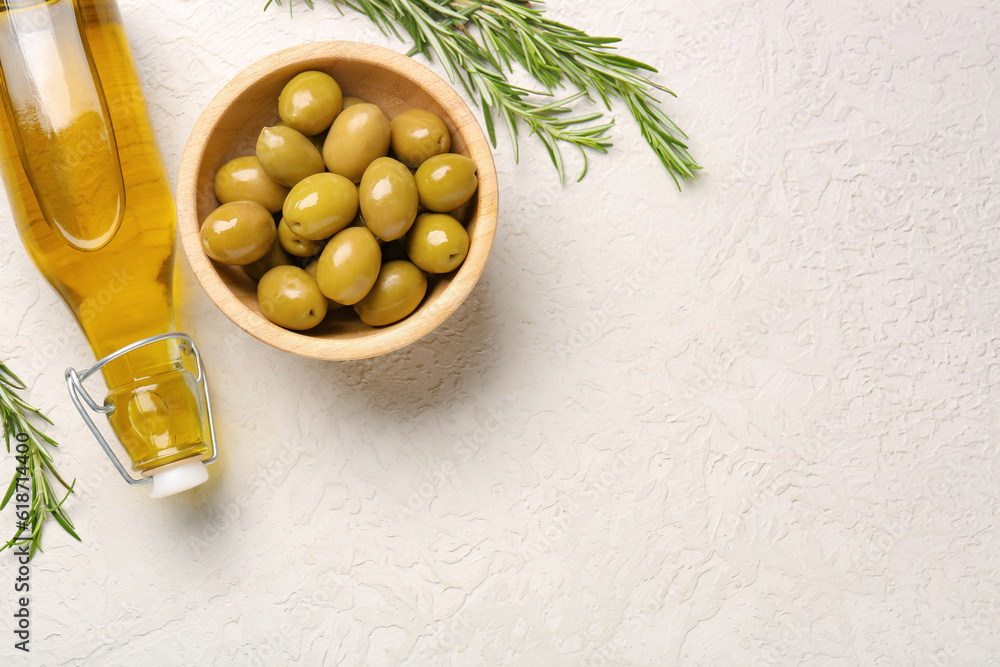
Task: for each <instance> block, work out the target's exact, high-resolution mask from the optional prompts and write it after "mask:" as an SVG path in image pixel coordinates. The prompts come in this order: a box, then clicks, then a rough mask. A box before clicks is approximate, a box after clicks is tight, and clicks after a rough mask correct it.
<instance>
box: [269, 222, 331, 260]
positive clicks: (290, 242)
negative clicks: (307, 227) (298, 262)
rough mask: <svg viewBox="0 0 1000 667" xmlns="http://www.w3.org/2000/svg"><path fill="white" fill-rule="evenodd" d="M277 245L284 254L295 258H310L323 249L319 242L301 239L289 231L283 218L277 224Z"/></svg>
mask: <svg viewBox="0 0 1000 667" xmlns="http://www.w3.org/2000/svg"><path fill="white" fill-rule="evenodd" d="M278 243H279V244H280V245H281V247H282V248H284V249H285V252H287V253H288V254H289V255H295V256H296V257H312V256H313V255H315V254H316V253H318V252H319V251H320V250H322V249H323V244H322V243H320V242H319V241H312V240H310V239H306V238H302V237H301V236H299V235H298V234H296V233H295V232H293V231H292V230H291V229H289V228H288V223H287V222H285V219H284V218H282V219H281V222H280V223H279V224H278Z"/></svg>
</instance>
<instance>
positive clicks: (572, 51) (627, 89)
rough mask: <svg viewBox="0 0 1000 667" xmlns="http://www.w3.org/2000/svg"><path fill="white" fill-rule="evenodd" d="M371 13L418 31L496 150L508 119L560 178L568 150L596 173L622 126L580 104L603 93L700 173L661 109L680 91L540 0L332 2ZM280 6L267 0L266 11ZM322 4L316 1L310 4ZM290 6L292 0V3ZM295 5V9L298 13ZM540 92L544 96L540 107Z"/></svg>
mask: <svg viewBox="0 0 1000 667" xmlns="http://www.w3.org/2000/svg"><path fill="white" fill-rule="evenodd" d="M328 1H329V2H330V3H331V4H333V5H335V6H337V7H338V8H339V6H340V5H341V4H343V5H346V6H347V7H350V8H351V9H353V10H355V11H357V12H360V13H362V14H365V15H366V16H367V17H368V18H370V19H371V20H372V21H374V22H375V24H376V25H377V26H378V27H379V29H380V30H381V31H382V32H383V33H384V34H387V35H394V36H396V37H399V38H401V39H402V36H401V34H400V32H399V28H402V29H403V31H404V32H405V33H406V34H407V35H409V37H410V39H411V40H412V41H413V48H412V49H411V50H410V53H409V55H413V54H416V53H419V54H422V55H424V56H426V57H427V58H429V59H433V58H436V59H437V60H438V61H439V62H440V63H441V65H442V66H443V67H444V68H445V70H446V72H447V73H448V76H449V77H450V78H451V80H452V81H453V82H455V81H458V82H459V83H461V85H462V87H463V88H464V89H465V91H466V92H467V93H468V94H469V97H470V98H471V99H472V100H474V101H476V102H478V103H479V104H480V106H482V108H483V112H484V117H485V119H486V125H487V132H488V134H489V136H490V141H491V142H492V143H493V145H494V146H496V132H495V129H494V122H495V121H494V116H496V117H498V118H500V119H502V120H503V122H504V124H505V125H506V126H507V129H508V131H509V133H510V136H511V140H512V142H513V145H514V155H515V159H516V157H517V147H518V127H517V126H518V123H519V122H521V123H524V124H525V125H526V126H527V127H528V129H529V130H530V133H531V134H534V135H537V136H538V138H539V139H541V141H542V142H543V143H544V145H545V148H546V150H547V151H548V153H549V157H551V158H552V162H553V164H555V167H556V170H557V171H558V172H559V178H560V179H564V178H565V173H564V168H563V158H562V154H561V151H560V145H561V144H564V143H566V144H570V145H573V146H575V147H577V148H579V149H580V152H581V153H582V154H583V157H584V167H583V172H582V173H581V174H580V178H583V176H584V175H585V174H586V173H587V153H586V151H585V149H588V148H589V149H593V150H596V151H599V152H601V153H605V152H607V150H608V148H610V147H611V140H610V139H609V137H608V132H609V130H610V129H611V127H612V126H613V124H614V123H613V121H608V120H606V118H605V116H604V114H603V113H601V112H592V113H585V114H580V115H571V114H572V107H571V105H572V104H573V102H575V101H577V100H579V99H580V98H583V97H586V98H588V99H593V96H596V97H597V98H599V99H600V101H601V102H602V103H603V104H604V105H605V107H607V108H608V109H609V110H610V108H611V101H612V100H613V99H620V100H622V101H623V102H624V103H625V106H626V107H627V108H628V110H629V112H630V113H631V115H632V117H633V118H634V119H635V120H636V122H637V123H638V124H639V129H640V131H641V132H642V136H643V138H645V140H646V142H647V143H648V144H649V145H650V146H651V147H652V149H653V151H654V152H655V153H656V155H657V157H658V158H659V159H660V162H662V163H663V166H664V167H666V169H667V171H668V172H669V173H670V175H671V176H672V177H673V179H674V182H675V183H677V184H678V187H679V186H680V180H678V179H681V180H692V179H693V178H694V176H695V172H696V171H697V170H698V169H700V167H699V166H698V165H697V163H695V161H694V159H693V158H692V157H691V155H690V153H689V152H688V149H687V145H686V144H685V143H684V141H685V140H686V139H687V136H686V135H685V134H684V133H683V132H682V131H681V129H680V128H679V127H677V125H676V124H675V123H674V122H673V121H672V120H670V118H669V117H668V116H667V114H666V113H665V112H664V111H663V110H662V109H661V108H660V100H659V99H658V97H657V96H658V95H660V94H668V95H673V93H672V92H671V91H669V90H668V89H666V88H664V87H663V86H660V85H659V84H656V83H653V82H652V81H650V80H649V79H648V78H646V76H645V73H652V72H656V70H655V69H654V68H653V67H651V66H650V65H647V64H645V63H642V62H639V61H637V60H632V59H631V58H626V57H624V56H621V55H618V54H616V53H615V52H614V47H613V46H612V45H613V44H615V43H617V42H619V41H621V40H619V39H617V38H614V37H592V36H590V35H588V34H587V33H585V32H583V31H581V30H577V29H576V28H572V27H570V26H567V25H564V24H562V23H558V22H556V21H553V20H551V19H549V18H547V17H546V16H545V9H544V8H543V3H542V2H541V1H540V0H534V1H533V2H530V3H529V2H521V1H518V0H441V1H440V2H436V1H435V0H328ZM272 2H276V3H278V4H280V2H281V0H267V4H266V5H265V8H267V7H268V6H270V5H271V3H272ZM305 2H306V5H308V6H309V7H310V8H312V7H313V4H314V0H305ZM290 3H291V0H290ZM289 8H291V7H289ZM515 64H516V65H520V66H521V67H523V68H524V69H525V70H526V71H527V72H528V73H529V74H530V75H531V76H532V77H534V79H535V80H536V81H538V82H539V83H540V84H541V85H542V86H543V87H544V90H543V91H533V90H529V89H527V88H524V87H521V86H517V85H514V84H512V83H511V82H510V81H508V79H507V76H506V74H505V72H512V71H513V67H514V65H515ZM567 83H568V84H570V85H572V86H573V87H575V88H576V89H577V90H578V91H579V92H578V93H576V94H575V95H571V96H570V97H568V98H565V99H559V100H554V101H553V100H551V99H549V100H546V99H544V97H549V98H551V97H552V95H553V93H554V92H555V91H556V90H557V89H559V88H560V87H561V86H563V85H565V84H567ZM539 96H544V97H543V100H542V101H538V97H539Z"/></svg>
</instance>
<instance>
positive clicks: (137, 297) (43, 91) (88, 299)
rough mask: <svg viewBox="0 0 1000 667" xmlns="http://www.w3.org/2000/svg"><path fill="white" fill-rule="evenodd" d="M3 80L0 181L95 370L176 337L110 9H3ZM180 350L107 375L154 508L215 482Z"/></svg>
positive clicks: (129, 72) (155, 182) (198, 403)
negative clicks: (157, 500) (156, 500)
mask: <svg viewBox="0 0 1000 667" xmlns="http://www.w3.org/2000/svg"><path fill="white" fill-rule="evenodd" d="M0 74H2V76H0V92H2V98H3V109H2V110H0V111H2V112H0V130H2V135H3V136H2V140H0V174H2V177H3V182H4V186H5V187H6V190H7V195H8V200H9V202H10V207H11V211H12V212H13V217H14V220H15V223H16V225H17V228H18V231H19V233H20V236H21V240H22V242H23V244H24V246H25V248H26V249H27V250H28V253H29V254H30V256H31V259H32V260H33V261H34V263H35V265H36V266H37V267H38V269H39V271H41V273H42V274H43V275H44V276H45V278H46V279H47V280H48V281H49V283H51V284H52V286H53V287H54V288H55V289H56V291H58V293H59V294H60V295H61V296H62V298H63V299H64V300H65V302H66V304H67V305H68V306H69V308H70V310H71V311H72V313H73V315H74V316H75V317H76V320H77V322H78V323H79V325H80V327H81V328H82V329H83V332H84V334H85V335H86V338H87V340H88V341H89V343H90V346H91V348H92V349H93V352H94V354H95V355H96V357H97V358H98V359H101V358H103V357H106V356H108V355H113V354H114V353H115V352H116V351H120V350H122V349H123V348H126V346H130V345H131V344H133V343H136V342H138V341H145V340H146V339H149V338H150V337H154V336H157V335H158V334H164V333H167V332H170V331H171V330H172V327H173V307H172V294H171V289H172V282H173V280H172V277H173V261H174V237H175V224H176V221H175V213H174V203H173V198H172V194H171V191H170V183H169V180H168V178H167V173H166V170H165V167H164V165H163V161H162V158H161V157H160V154H159V150H158V148H157V145H156V141H155V137H154V135H153V131H152V128H151V127H150V123H149V119H148V117H147V113H146V107H145V101H144V99H143V94H142V88H141V86H140V84H139V80H138V77H137V74H136V71H135V65H134V63H133V60H132V56H131V52H130V49H129V46H128V41H127V39H126V36H125V33H124V30H123V27H122V22H121V16H120V14H119V11H118V8H117V5H116V3H115V2H114V0H49V1H47V2H46V1H44V0H35V1H29V0H8V1H3V0H0ZM186 351H190V350H187V349H186V347H185V343H184V341H183V340H182V339H181V338H177V337H172V338H165V339H159V340H155V341H149V342H146V343H144V344H141V345H139V346H137V347H136V348H135V349H131V350H130V351H127V352H126V353H125V354H123V355H120V356H118V357H117V358H113V359H111V360H110V361H107V362H106V364H105V365H103V366H102V368H101V370H102V372H103V375H104V379H105V382H106V384H107V387H108V390H109V393H108V395H107V398H106V399H105V402H104V405H103V406H99V407H100V411H102V412H105V413H106V414H107V415H108V419H109V421H110V425H111V428H112V429H113V430H114V432H115V434H116V435H117V437H118V439H119V440H120V442H121V444H122V446H123V447H124V449H125V451H126V453H127V454H128V456H129V457H130V458H131V460H132V468H133V470H134V471H135V472H137V473H139V474H140V476H141V477H140V481H139V482H136V481H133V483H140V482H141V481H142V478H146V477H150V476H152V480H153V483H152V490H151V495H153V496H154V497H156V496H162V495H169V494H170V493H176V492H178V491H182V490H185V489H186V488H190V487H191V486H194V485H197V484H199V483H201V482H202V481H204V480H205V479H207V472H206V471H205V466H204V465H203V463H202V462H203V460H204V459H209V458H210V456H211V452H212V450H213V449H214V443H213V442H210V441H211V437H209V430H210V428H209V427H210V424H209V423H208V421H207V419H206V415H205V406H204V402H205V400H207V394H205V393H203V391H202V388H201V387H200V386H199V384H198V382H197V381H196V374H195V373H192V372H191V371H190V370H189V369H188V368H187V367H186V366H185V363H184V359H185V352H186ZM199 363H200V357H199ZM189 365H190V362H189ZM201 375H202V373H201V372H200V371H199V372H198V373H197V376H198V377H200V376H201ZM71 387H72V385H71ZM77 405H78V406H79V402H77ZM85 417H86V415H85ZM87 419H88V421H89V417H87ZM92 429H93V426H92ZM95 435H97V432H96V431H95ZM99 438H100V436H99ZM108 451H109V453H110V450H108ZM212 460H214V458H212ZM119 470H120V471H121V470H122V469H121V467H119ZM161 473H162V475H161ZM123 474H124V473H123ZM127 477H131V476H130V475H128V476H127Z"/></svg>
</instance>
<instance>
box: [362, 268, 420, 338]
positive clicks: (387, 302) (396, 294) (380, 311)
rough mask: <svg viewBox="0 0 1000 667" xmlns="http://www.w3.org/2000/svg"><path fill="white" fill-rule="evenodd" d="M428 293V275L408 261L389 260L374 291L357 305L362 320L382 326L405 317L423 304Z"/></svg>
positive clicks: (380, 273) (379, 276)
mask: <svg viewBox="0 0 1000 667" xmlns="http://www.w3.org/2000/svg"><path fill="white" fill-rule="evenodd" d="M426 293H427V276H425V275H424V272H423V271H421V270H420V269H418V268H417V267H416V266H414V265H413V264H412V263H410V262H407V261H406V260H397V261H394V262H386V263H385V264H383V265H382V270H381V271H379V273H378V278H376V280H375V284H374V285H373V286H372V288H371V291H369V292H368V294H367V295H366V296H365V298H363V299H361V301H359V302H357V303H356V304H354V310H355V312H357V314H358V316H359V317H360V318H361V321H362V322H364V323H365V324H368V325H370V326H373V327H381V326H385V325H386V324H392V323H393V322H398V321H399V320H401V319H403V318H404V317H406V316H407V315H409V314H410V313H412V312H413V311H414V310H416V309H417V306H419V305H420V302H421V301H423V299H424V294H426Z"/></svg>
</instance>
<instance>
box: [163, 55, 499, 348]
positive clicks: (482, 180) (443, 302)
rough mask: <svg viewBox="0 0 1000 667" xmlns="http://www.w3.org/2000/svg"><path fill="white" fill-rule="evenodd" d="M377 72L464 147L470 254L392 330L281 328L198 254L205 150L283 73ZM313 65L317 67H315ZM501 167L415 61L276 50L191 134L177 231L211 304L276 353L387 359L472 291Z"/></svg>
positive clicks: (489, 239)
mask: <svg viewBox="0 0 1000 667" xmlns="http://www.w3.org/2000/svg"><path fill="white" fill-rule="evenodd" d="M331 58H335V59H337V60H338V61H344V62H351V63H352V64H361V65H368V66H376V67H378V68H380V69H385V70H388V71H390V72H391V73H393V74H395V75H397V76H400V77H403V78H405V79H408V80H410V81H411V82H412V83H414V84H416V85H417V86H419V87H420V88H422V89H423V90H425V91H426V92H427V93H428V94H429V95H430V96H432V97H433V98H435V99H436V100H437V101H438V102H439V104H441V106H443V107H446V108H447V109H448V113H449V115H450V116H451V117H452V119H453V121H454V122H455V125H456V126H457V128H458V129H459V131H460V132H461V134H462V136H463V139H464V140H465V144H466V148H467V150H468V153H469V156H470V157H471V158H472V159H473V161H474V162H475V163H476V166H477V170H478V176H479V190H478V202H477V204H476V214H477V218H476V228H475V233H474V234H473V237H472V238H471V239H470V248H469V254H468V256H467V257H466V259H465V262H464V263H463V264H462V266H461V267H460V268H459V269H458V271H457V272H456V274H455V275H454V276H453V277H452V278H451V281H450V283H449V284H448V285H447V286H446V287H445V289H444V290H443V291H442V292H441V293H440V294H438V295H437V297H436V298H435V299H434V301H433V302H432V303H430V304H425V305H424V306H423V307H421V309H420V310H418V311H417V312H415V313H414V314H412V315H410V316H409V317H407V318H405V319H404V320H401V321H400V322H398V323H396V324H393V325H389V326H388V327H378V328H372V329H371V330H370V331H366V332H365V334H364V335H363V336H359V337H356V338H351V339H346V340H338V339H327V338H319V337H315V336H310V335H309V334H308V333H307V332H306V333H299V332H295V331H291V330H288V329H284V328H282V327H279V326H278V325H276V324H274V323H272V322H270V321H269V320H267V319H266V318H265V317H264V316H263V315H261V314H260V313H258V312H256V311H254V310H253V309H251V308H250V307H248V306H247V305H246V304H244V303H243V302H242V301H240V300H239V299H238V298H237V297H236V296H235V295H234V294H233V293H232V291H231V290H230V288H229V287H228V286H227V285H226V283H225V282H224V281H223V279H222V277H221V276H220V274H219V272H218V270H217V268H216V267H215V265H214V264H213V262H212V261H211V260H210V259H209V258H208V256H207V255H206V254H205V253H204V251H203V250H202V247H201V240H200V227H201V221H200V220H199V219H198V211H197V207H198V197H197V194H198V175H199V174H200V173H201V172H202V167H203V163H204V160H205V149H206V145H207V143H208V141H209V139H210V137H211V136H212V134H213V132H214V131H215V130H216V128H217V127H218V125H219V122H220V120H221V119H222V117H223V116H224V115H225V114H226V112H227V110H228V109H229V107H230V105H231V104H232V102H233V101H234V100H236V99H238V97H239V96H240V95H242V94H243V93H245V92H246V91H247V90H248V89H249V88H251V87H252V86H254V85H255V84H256V83H257V82H258V81H259V80H260V79H261V78H262V77H264V76H266V75H268V74H270V73H271V72H273V71H274V70H275V69H277V68H278V67H288V66H289V65H295V64H296V63H299V62H301V63H302V64H303V71H304V70H305V69H311V68H316V69H322V66H316V65H315V61H317V60H328V59H331ZM308 61H313V62H312V63H311V64H310V63H309V62H308ZM498 190H499V188H498V185H497V175H496V167H495V164H494V162H493V154H492V151H491V150H490V145H489V142H488V140H487V138H486V135H485V134H484V133H483V130H482V128H481V127H480V124H479V122H478V120H477V119H476V117H475V115H474V114H473V113H472V110H471V109H470V108H469V105H468V104H466V102H465V100H464V99H462V97H461V96H460V95H459V94H458V93H457V92H456V91H455V89H454V88H452V87H451V86H450V85H449V84H448V83H447V82H446V81H445V80H444V79H442V78H441V77H440V76H438V75H437V74H436V73H435V72H433V71H432V70H430V69H429V68H428V67H427V66H425V65H423V64H422V63H419V62H417V61H416V60H414V59H412V58H410V57H408V56H405V55H403V54H401V53H398V52H396V51H393V50H391V49H388V48H385V47H381V46H376V45H374V44H367V43H363V42H352V41H342V40H337V41H324V42H312V43H307V44H301V45H298V46H292V47H289V48H286V49H282V50H280V51H276V52H274V53H272V54H270V55H268V56H265V57H264V58H261V59H260V60H257V61H256V62H254V63H253V64H251V65H249V66H247V67H246V68H244V69H243V70H241V71H240V72H239V73H238V74H237V75H236V76H235V77H233V78H232V79H231V80H230V81H229V82H228V83H226V84H225V85H224V86H223V87H222V89H221V90H219V92H217V93H216V94H215V95H214V96H213V98H212V100H211V101H210V102H209V103H208V105H207V106H206V107H205V109H204V110H203V111H202V113H201V115H200V116H199V117H198V119H197V121H196V122H195V124H194V127H193V128H192V130H191V133H190V135H189V137H188V140H187V142H186V144H185V146H184V150H183V153H182V154H181V161H180V167H179V170H178V176H177V191H176V201H177V219H178V231H179V236H180V241H181V246H182V248H183V250H184V255H185V256H186V258H187V261H188V263H189V265H190V266H191V269H192V271H193V273H194V274H195V277H196V279H197V280H198V282H199V284H200V285H201V286H202V288H203V289H204V290H205V292H206V294H207V295H208V297H209V299H211V300H212V302H213V303H215V305H216V306H217V307H218V308H219V309H220V310H221V311H222V312H223V314H225V315H226V317H228V318H229V319H230V320H232V321H233V322H234V323H235V324H236V325H237V326H239V327H240V328H241V329H243V330H244V331H246V332H247V333H248V334H250V335H251V336H253V337H254V338H257V339H258V340H260V341H262V342H264V343H267V344H268V345H271V346H272V347H275V348H278V349H280V350H284V351H286V352H290V353H292V354H296V355H299V356H304V357H309V358H313V359H323V360H331V361H347V360H354V359H366V358H370V357H375V356H379V355H382V354H386V353H389V352H392V351H395V350H398V349H400V348H403V347H405V346H407V345H410V344H411V343H413V342H415V341H417V340H419V339H420V338H422V337H423V336H425V335H427V334H428V333H430V332H431V331H433V330H434V329H436V328H437V327H438V326H439V325H440V324H442V323H443V322H444V321H445V320H446V319H447V318H448V317H449V316H450V315H451V314H452V313H454V312H455V310H457V309H458V307H459V306H460V305H461V304H462V302H463V301H464V300H465V298H466V297H467V296H468V295H469V293H470V292H471V291H472V288H473V287H474V286H475V284H476V282H477V281H478V280H479V277H480V276H481V275H482V272H483V269H484V268H485V264H486V259H487V257H488V255H489V253H490V250H491V248H492V245H493V239H494V236H495V232H496V222H497V212H498Z"/></svg>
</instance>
